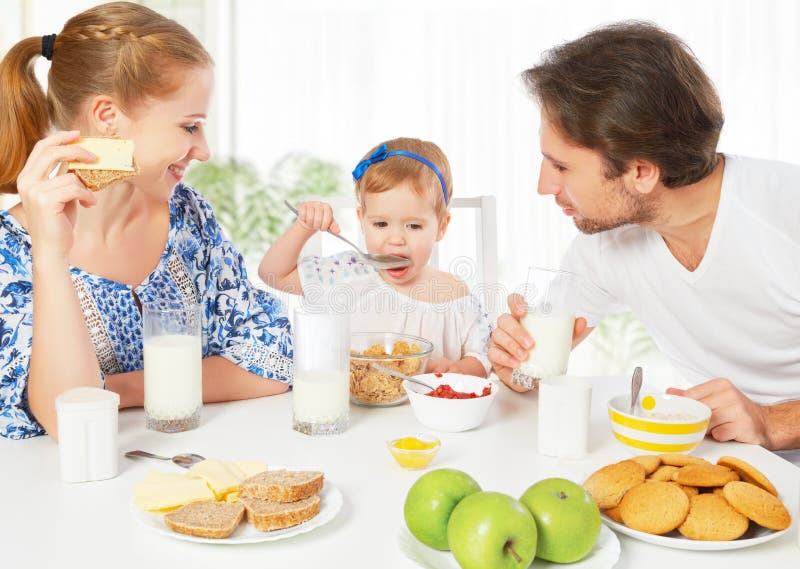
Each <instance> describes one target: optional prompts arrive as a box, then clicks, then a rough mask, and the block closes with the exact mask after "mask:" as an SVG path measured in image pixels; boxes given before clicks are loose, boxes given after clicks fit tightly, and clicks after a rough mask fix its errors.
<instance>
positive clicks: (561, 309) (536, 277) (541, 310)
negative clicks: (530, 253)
mask: <svg viewBox="0 0 800 569" xmlns="http://www.w3.org/2000/svg"><path fill="white" fill-rule="evenodd" d="M516 292H517V294H519V295H520V296H521V297H522V299H523V300H524V302H525V304H526V306H527V313H526V314H525V316H523V317H522V320H521V321H520V322H521V324H522V326H523V327H524V328H525V330H526V331H527V332H528V334H530V335H531V337H532V338H533V341H534V346H533V348H532V349H531V350H530V352H529V353H528V359H526V360H525V361H523V362H522V364H521V365H520V366H519V367H518V368H517V369H515V370H514V372H513V373H512V375H511V378H512V381H513V382H514V383H516V384H518V385H522V386H524V387H528V388H531V387H535V386H536V385H538V383H539V380H540V379H542V378H543V377H550V376H555V375H564V374H566V372H567V363H568V361H569V353H570V351H571V349H572V329H573V326H574V324H575V310H576V308H577V294H578V276H577V275H576V274H574V273H570V272H567V271H557V270H551V269H544V268H539V267H530V268H529V269H528V277H527V279H526V281H525V283H524V284H523V285H522V286H520V287H519V288H518V289H517V291H516Z"/></svg>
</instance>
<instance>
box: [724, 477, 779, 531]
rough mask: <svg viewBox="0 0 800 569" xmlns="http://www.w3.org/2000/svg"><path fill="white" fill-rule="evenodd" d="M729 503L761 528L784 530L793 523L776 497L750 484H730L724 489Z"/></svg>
mask: <svg viewBox="0 0 800 569" xmlns="http://www.w3.org/2000/svg"><path fill="white" fill-rule="evenodd" d="M722 493H723V495H724V496H725V499H726V500H727V501H728V503H729V504H730V505H731V506H733V507H734V509H735V510H736V511H737V512H739V513H740V514H742V515H743V516H747V517H748V518H750V519H751V520H753V521H754V522H756V523H757V524H758V525H760V526H764V527H765V528H768V529H774V530H778V531H779V530H783V529H786V528H788V527H789V526H790V525H791V523H792V518H791V516H790V515H789V512H788V511H787V510H786V507H785V506H784V505H783V504H782V503H781V501H780V500H779V499H778V498H777V497H776V496H773V495H772V494H770V493H769V492H767V491H766V490H764V489H763V488H759V487H758V486H756V485H755V484H750V483H749V482H729V483H727V484H726V485H725V487H724V488H723V489H722Z"/></svg>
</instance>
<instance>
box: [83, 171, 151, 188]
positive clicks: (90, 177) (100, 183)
mask: <svg viewBox="0 0 800 569" xmlns="http://www.w3.org/2000/svg"><path fill="white" fill-rule="evenodd" d="M70 172H72V173H73V174H75V175H76V176H77V177H78V179H80V181H81V182H83V185H84V186H86V187H87V188H89V189H90V190H92V191H93V192H97V191H100V190H102V189H103V188H105V187H107V186H110V185H111V184H113V183H114V182H119V181H120V180H124V179H125V178H130V177H131V176H135V175H136V174H138V173H139V169H138V168H137V169H136V170H135V171H133V172H127V171H125V170H70Z"/></svg>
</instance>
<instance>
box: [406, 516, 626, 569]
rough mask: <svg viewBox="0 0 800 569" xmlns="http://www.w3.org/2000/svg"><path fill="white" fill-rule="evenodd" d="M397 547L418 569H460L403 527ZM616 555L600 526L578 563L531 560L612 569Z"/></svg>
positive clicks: (612, 538) (573, 568)
mask: <svg viewBox="0 0 800 569" xmlns="http://www.w3.org/2000/svg"><path fill="white" fill-rule="evenodd" d="M397 544H398V545H399V546H400V551H402V552H403V554H404V555H405V556H406V557H408V558H409V559H410V560H411V561H413V562H414V563H416V564H417V565H419V566H420V567H425V569H459V567H458V562H457V561H456V558H455V557H453V554H452V553H450V552H449V551H439V550H438V549H433V548H430V547H428V546H427V545H425V544H424V543H422V542H421V541H419V540H418V539H417V538H416V537H414V536H413V535H411V532H410V531H408V528H407V527H406V526H405V524H403V526H402V527H401V528H400V533H399V534H398V535H397ZM619 553H620V547H619V539H618V538H617V536H616V534H614V532H613V531H611V530H610V529H608V528H607V527H606V526H600V535H599V536H597V543H596V544H595V546H594V549H593V550H592V552H591V553H590V554H589V555H588V556H586V557H584V558H583V559H581V560H580V561H576V562H575V563H570V564H569V565H564V564H562V563H550V562H548V561H545V560H543V559H534V560H533V563H532V564H531V567H534V568H535V567H541V568H545V567H550V568H553V569H554V568H556V567H559V568H561V569H563V568H564V567H569V569H611V567H613V566H614V565H616V563H617V560H618V559H619Z"/></svg>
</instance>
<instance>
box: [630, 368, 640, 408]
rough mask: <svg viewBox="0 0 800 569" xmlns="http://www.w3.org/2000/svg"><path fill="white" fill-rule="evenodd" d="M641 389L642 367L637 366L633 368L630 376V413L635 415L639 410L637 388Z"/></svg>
mask: <svg viewBox="0 0 800 569" xmlns="http://www.w3.org/2000/svg"><path fill="white" fill-rule="evenodd" d="M641 389H642V368H640V367H639V366H637V367H636V369H634V370H633V377H632V378H631V412H630V414H631V415H637V411H638V410H639V390H641Z"/></svg>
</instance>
